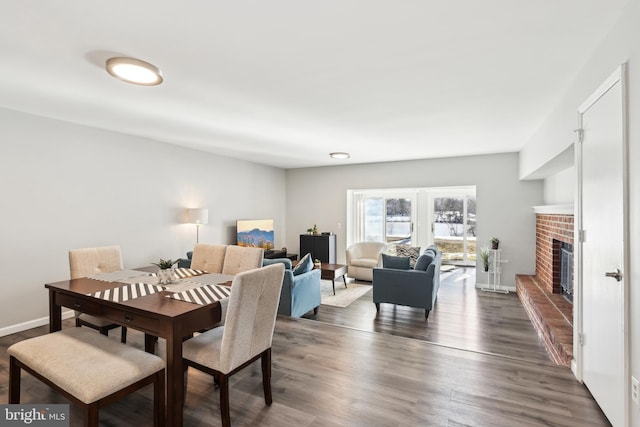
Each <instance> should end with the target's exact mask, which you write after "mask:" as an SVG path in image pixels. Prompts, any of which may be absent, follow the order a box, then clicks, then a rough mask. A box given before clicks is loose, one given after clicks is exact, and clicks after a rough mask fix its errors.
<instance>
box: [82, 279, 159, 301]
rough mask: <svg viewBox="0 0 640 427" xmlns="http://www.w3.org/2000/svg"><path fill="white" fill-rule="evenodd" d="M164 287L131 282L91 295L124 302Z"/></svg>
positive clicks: (153, 292)
mask: <svg viewBox="0 0 640 427" xmlns="http://www.w3.org/2000/svg"><path fill="white" fill-rule="evenodd" d="M163 290H164V288H163V287H162V286H158V285H150V284H148V283H132V284H130V285H124V286H120V287H118V288H113V289H105V290H103V291H98V292H94V293H92V294H89V295H91V296H92V297H94V298H100V299H104V300H107V301H113V302H124V301H128V300H130V299H134V298H138V297H143V296H145V295H151V294H155V293H157V292H160V291H163Z"/></svg>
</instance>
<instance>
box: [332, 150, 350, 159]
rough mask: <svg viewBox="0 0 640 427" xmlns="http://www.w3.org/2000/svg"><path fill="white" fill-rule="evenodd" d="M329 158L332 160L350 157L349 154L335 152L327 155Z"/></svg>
mask: <svg viewBox="0 0 640 427" xmlns="http://www.w3.org/2000/svg"><path fill="white" fill-rule="evenodd" d="M329 157H331V158H332V159H348V158H349V157H351V155H350V154H349V153H343V152H340V151H337V152H335V153H329Z"/></svg>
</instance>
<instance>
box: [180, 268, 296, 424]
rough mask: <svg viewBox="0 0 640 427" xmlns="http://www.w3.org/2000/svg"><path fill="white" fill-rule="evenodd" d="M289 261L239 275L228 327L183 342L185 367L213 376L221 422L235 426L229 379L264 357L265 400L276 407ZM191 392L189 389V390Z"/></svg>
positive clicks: (233, 290)
mask: <svg viewBox="0 0 640 427" xmlns="http://www.w3.org/2000/svg"><path fill="white" fill-rule="evenodd" d="M283 276H284V265H283V264H273V265H269V266H267V267H263V268H259V269H255V270H250V271H247V272H243V273H239V274H238V275H236V276H235V278H234V279H233V282H232V284H231V296H230V297H229V308H228V310H227V315H226V320H225V324H224V326H221V327H219V328H216V329H212V330H210V331H207V332H204V333H202V334H200V335H198V336H196V337H194V338H191V339H189V340H187V341H185V342H184V343H182V357H183V365H184V366H185V369H187V367H189V366H191V367H193V368H195V369H198V370H199V371H202V372H205V373H207V374H209V375H212V376H213V377H214V378H215V379H217V381H216V382H217V383H218V384H219V387H220V415H221V418H222V425H223V426H225V427H228V426H230V425H231V418H230V413H229V377H230V376H231V375H233V374H235V373H236V372H238V371H240V370H242V369H243V368H245V367H247V366H249V365H250V364H251V363H253V362H254V361H256V360H258V359H261V363H262V388H263V392H264V400H265V403H266V404H267V405H271V403H272V401H273V399H272V396H271V342H272V340H273V330H274V328H275V323H276V314H277V310H278V302H279V301H280V291H281V289H282V278H283ZM185 394H186V393H185Z"/></svg>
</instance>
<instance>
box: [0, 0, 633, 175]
mask: <svg viewBox="0 0 640 427" xmlns="http://www.w3.org/2000/svg"><path fill="white" fill-rule="evenodd" d="M627 2H628V0H607V1H603V0H561V1H559V0H537V1H531V0H527V1H525V0H483V1H478V0H457V1H433V0H405V1H396V0H385V1H381V0H322V1H315V2H311V1H300V0H270V1H260V0H254V1H243V0H234V1H214V0H206V1H205V0H190V1H188V2H179V1H169V0H153V1H151V0H135V1H131V0H127V1H124V0H110V1H100V2H96V1H87V0H58V1H55V2H53V1H52V2H48V1H42V0H2V5H1V6H0V107H3V108H7V109H12V110H17V111H23V112H28V113H32V114H36V115H41V116H46V117H51V118H55V119H59V120H64V121H69V122H74V123H79V124H83V125H87V126H92V127H97V128H102V129H108V130H112V131H115V132H121V133H125V134H131V135H138V136H142V137H146V138H150V139H153V140H157V141H161V142H166V143H170V144H176V145H180V146H185V147H190V148H194V149H198V150H203V151H207V152H212V153H216V154H219V155H223V156H230V157H237V158H242V159H246V160H250V161H254V162H258V163H264V164H268V165H273V166H277V167H282V168H298V167H311V166H323V165H341V164H353V163H369V162H381V161H393V160H406V159H417V158H434V157H447V156H460V155H472V154H489V153H499V152H515V151H519V150H520V149H521V148H522V147H523V146H524V145H525V144H526V142H527V141H528V140H529V139H530V138H531V136H532V135H533V134H534V133H535V131H536V130H537V129H538V128H539V126H540V125H541V124H542V122H543V121H544V119H545V117H547V115H548V114H549V113H550V112H551V111H552V109H553V107H554V105H555V104H556V102H557V101H558V100H559V99H560V97H561V96H562V94H563V91H564V88H565V87H567V85H568V83H569V82H570V81H571V80H572V77H573V76H574V75H575V74H576V72H577V71H578V70H579V69H580V68H581V66H582V64H584V63H585V61H586V60H587V58H588V56H589V54H590V53H591V52H592V50H593V49H594V48H595V46H596V45H597V43H598V42H599V41H600V40H601V39H602V38H603V37H604V36H605V35H606V33H607V32H608V31H609V30H610V29H611V27H612V26H613V25H614V24H615V22H616V20H617V19H618V18H619V16H620V14H621V11H622V8H623V6H624V4H626V3H627ZM113 56H132V57H136V58H139V59H142V60H145V61H148V62H151V63H153V64H154V65H156V66H158V67H159V68H160V69H161V70H162V72H163V73H164V79H165V80H164V83H163V84H162V85H160V86H156V87H144V86H134V85H130V84H127V83H123V82H122V81H119V80H117V79H114V78H113V77H111V76H110V75H109V74H107V72H106V71H105V70H104V63H105V61H106V60H107V59H108V58H110V57H113ZM333 151H346V152H349V153H351V158H350V159H347V160H334V159H331V158H329V156H328V153H329V152H333Z"/></svg>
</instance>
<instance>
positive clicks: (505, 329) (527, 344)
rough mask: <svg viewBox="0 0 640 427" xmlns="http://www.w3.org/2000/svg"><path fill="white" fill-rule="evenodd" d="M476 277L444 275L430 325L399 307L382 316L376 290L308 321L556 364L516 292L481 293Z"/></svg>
mask: <svg viewBox="0 0 640 427" xmlns="http://www.w3.org/2000/svg"><path fill="white" fill-rule="evenodd" d="M474 274H475V269H472V268H456V269H455V270H453V271H452V272H448V273H444V274H443V275H442V277H441V284H440V289H439V291H438V299H437V301H436V305H435V308H434V309H433V310H432V311H431V313H430V314H429V318H428V319H427V320H426V321H425V319H424V310H421V309H417V308H411V307H404V306H400V305H398V306H395V305H392V304H381V306H380V313H379V314H377V313H376V309H375V305H374V304H373V293H372V292H368V293H367V294H365V295H364V296H362V297H361V298H359V299H358V300H357V301H355V302H354V303H352V304H351V305H349V306H348V307H347V308H338V307H331V306H325V305H322V306H321V307H320V310H319V311H318V314H317V315H316V316H314V315H313V313H311V312H310V313H309V314H307V315H306V316H305V317H307V318H309V319H315V320H318V321H320V322H326V323H331V324H335V325H341V326H347V327H351V328H355V329H361V330H364V331H372V332H381V333H385V334H390V335H398V336H402V337H408V338H416V339H420V340H425V341H429V342H432V343H435V344H439V345H444V346H449V347H454V348H460V349H464V350H472V351H480V352H486V353H491V354H498V355H502V356H510V357H516V358H522V359H526V360H529V361H533V362H540V363H552V362H551V360H550V359H549V356H548V355H547V352H546V350H545V348H544V346H543V344H542V342H541V341H540V339H539V338H538V335H537V334H536V331H535V329H534V328H533V325H532V324H531V321H530V320H529V318H528V317H527V314H526V312H525V311H524V309H523V307H522V304H521V303H520V300H519V298H518V296H517V295H516V294H515V292H512V293H509V294H499V293H492V292H483V291H481V290H478V289H476V288H475V275H474ZM348 283H353V282H349V281H347V285H348ZM358 283H362V284H368V285H370V284H371V283H369V282H358ZM339 286H342V285H341V284H340V285H339Z"/></svg>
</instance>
